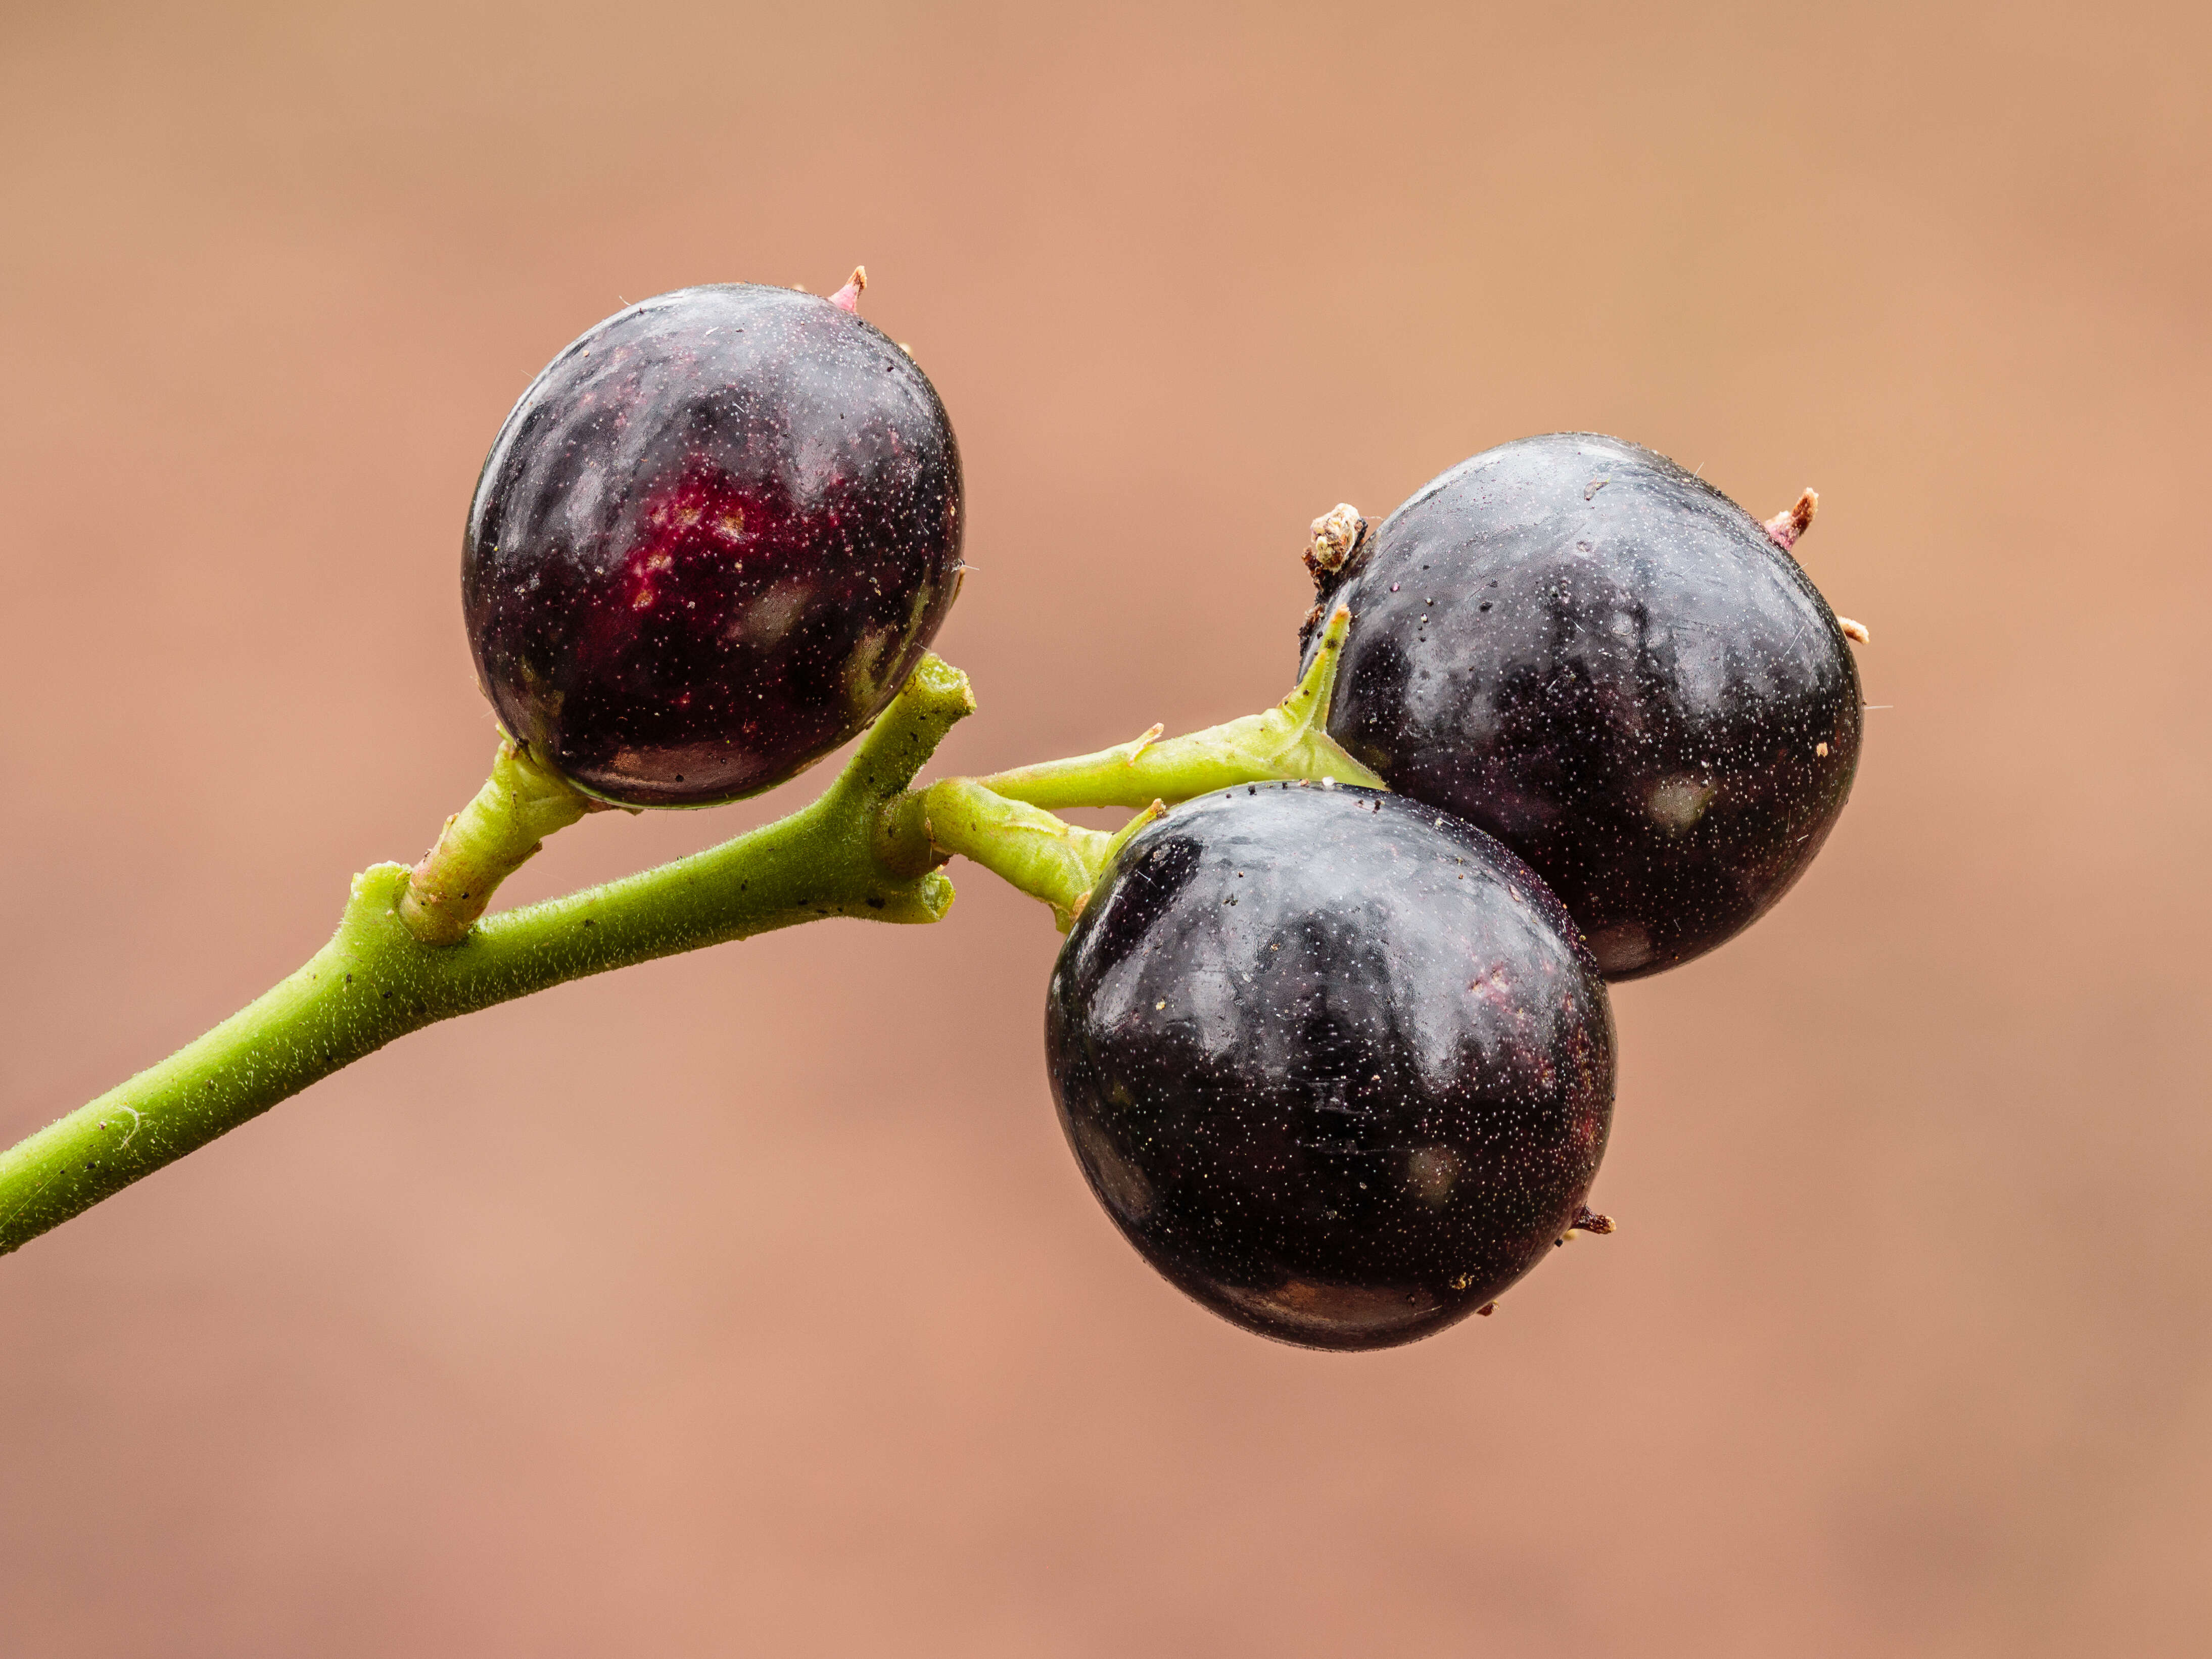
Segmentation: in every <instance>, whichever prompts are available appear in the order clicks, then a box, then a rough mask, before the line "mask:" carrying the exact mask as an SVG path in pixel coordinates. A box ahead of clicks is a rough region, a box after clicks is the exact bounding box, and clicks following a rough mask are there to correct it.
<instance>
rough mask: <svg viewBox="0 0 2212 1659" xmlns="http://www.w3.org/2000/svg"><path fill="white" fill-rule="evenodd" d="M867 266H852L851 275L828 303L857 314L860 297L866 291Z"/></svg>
mask: <svg viewBox="0 0 2212 1659" xmlns="http://www.w3.org/2000/svg"><path fill="white" fill-rule="evenodd" d="M867 287H868V268H867V266H866V265H854V267H853V274H852V275H851V276H848V277H847V278H846V279H845V286H844V287H842V288H841V289H838V290H837V291H836V293H835V294H833V295H830V296H829V303H830V304H831V305H833V306H842V307H844V308H845V309H846V310H848V311H849V312H853V313H855V314H858V313H859V311H860V295H862V294H864V293H866V291H867Z"/></svg>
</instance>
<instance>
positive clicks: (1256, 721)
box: [977, 607, 1389, 807]
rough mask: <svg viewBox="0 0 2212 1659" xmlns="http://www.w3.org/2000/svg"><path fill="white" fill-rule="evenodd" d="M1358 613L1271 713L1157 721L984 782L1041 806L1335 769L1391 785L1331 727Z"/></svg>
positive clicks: (1152, 795) (1332, 774)
mask: <svg viewBox="0 0 2212 1659" xmlns="http://www.w3.org/2000/svg"><path fill="white" fill-rule="evenodd" d="M1351 625H1352V612H1351V611H1347V610H1345V609H1343V608H1342V607H1339V608H1338V610H1337V611H1336V613H1335V614H1334V616H1332V617H1330V618H1329V621H1328V629H1327V630H1326V631H1325V632H1324V633H1323V634H1322V640H1321V648H1320V649H1319V650H1317V651H1316V652H1315V653H1314V659H1313V662H1312V663H1311V665H1309V666H1308V668H1307V669H1306V671H1305V673H1304V677H1303V678H1300V680H1299V681H1298V684H1297V690H1294V691H1292V692H1291V695H1290V696H1287V697H1285V698H1284V699H1283V700H1282V702H1279V703H1277V704H1276V705H1275V706H1274V707H1273V708H1270V709H1269V710H1267V713H1265V714H1247V715H1245V716H1244V717H1243V719H1242V720H1231V721H1229V722H1228V723H1227V724H1226V725H1223V726H1210V727H1208V728H1207V729H1206V730H1205V731H1203V732H1191V733H1190V734H1189V735H1188V736H1187V737H1181V738H1168V739H1167V740H1166V741H1164V742H1162V741H1159V740H1158V739H1159V731H1160V728H1159V727H1158V726H1154V727H1153V728H1152V730H1151V731H1150V732H1146V734H1145V735H1144V736H1143V737H1141V738H1137V739H1135V740H1134V741H1133V742H1131V743H1125V744H1120V745H1119V746H1117V747H1115V748H1112V749H1103V750H1099V752H1098V753H1097V754H1095V755H1079V756H1077V757H1075V758H1073V759H1072V760H1057V761H1047V762H1044V763H1042V764H1041V765H1037V766H1023V767H1017V768H1015V769H1013V770H1012V771H1010V772H996V773H994V774H992V775H990V776H988V777H986V778H981V779H978V780H977V781H978V782H979V783H981V785H982V787H985V788H986V789H988V790H989V791H991V793H994V794H996V795H1003V796H1005V797H1006V799H1009V800H1019V801H1027V802H1028V803H1029V804H1030V805H1032V806H1045V807H1068V806H1145V805H1150V804H1151V803H1152V802H1153V801H1155V800H1160V801H1166V802H1168V803H1169V804H1170V805H1172V804H1174V803H1175V802H1176V801H1183V800H1189V799H1192V798H1193V797H1194V796H1197V795H1203V794H1206V793H1208V792H1210V791H1212V790H1215V789H1227V788H1230V787H1232V786H1234V785H1236V784H1240V783H1257V782H1265V781H1269V780H1272V779H1285V780H1288V779H1297V778H1304V779H1308V780H1310V781H1315V782H1318V781H1321V780H1322V779H1323V778H1334V780H1335V781H1337V782H1339V783H1356V784H1362V785H1364V786H1365V787H1368V788H1370V789H1382V788H1386V787H1389V786H1387V785H1386V784H1384V782H1383V780H1382V779H1381V778H1379V777H1377V776H1376V775H1375V774H1374V773H1372V772H1370V771H1369V770H1368V769H1367V768H1365V767H1364V766H1362V765H1361V764H1360V763H1358V761H1356V760H1354V759H1352V757H1351V756H1350V755H1348V754H1346V752H1345V751H1344V749H1343V747H1342V745H1340V744H1339V743H1338V742H1337V741H1336V739H1335V738H1332V737H1330V736H1329V734H1328V710H1329V700H1330V697H1331V696H1332V695H1333V694H1334V691H1335V689H1336V670H1337V664H1338V662H1339V660H1340V658H1341V656H1342V654H1343V650H1344V637H1345V634H1346V630H1347V629H1349V628H1350V627H1351Z"/></svg>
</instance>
